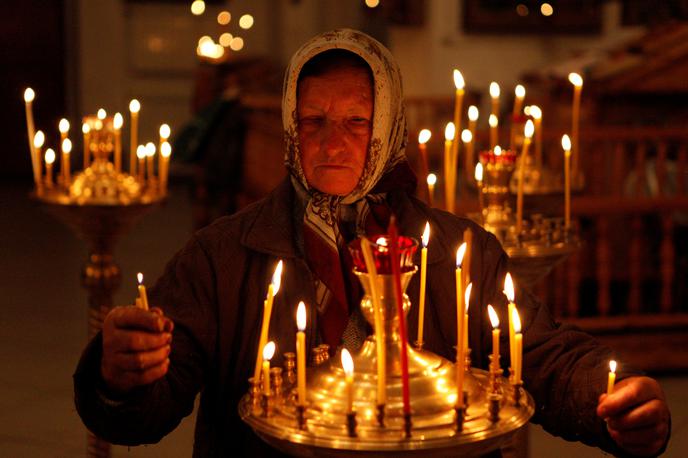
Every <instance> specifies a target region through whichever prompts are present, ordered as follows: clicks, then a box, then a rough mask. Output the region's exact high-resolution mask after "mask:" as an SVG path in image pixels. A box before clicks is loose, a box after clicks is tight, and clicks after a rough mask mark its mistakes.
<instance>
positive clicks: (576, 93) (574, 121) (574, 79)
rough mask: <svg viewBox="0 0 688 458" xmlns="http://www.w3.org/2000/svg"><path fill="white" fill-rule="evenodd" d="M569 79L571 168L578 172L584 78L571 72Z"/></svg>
mask: <svg viewBox="0 0 688 458" xmlns="http://www.w3.org/2000/svg"><path fill="white" fill-rule="evenodd" d="M569 81H570V82H571V84H573V108H572V111H573V113H572V114H571V146H572V147H571V151H572V152H573V160H572V162H573V163H572V164H571V169H572V170H573V173H577V172H578V157H579V155H580V150H579V149H578V126H579V119H580V103H581V91H582V90H583V78H582V77H581V76H580V75H579V74H578V73H569Z"/></svg>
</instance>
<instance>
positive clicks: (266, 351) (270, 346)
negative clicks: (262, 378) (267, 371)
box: [263, 340, 275, 361]
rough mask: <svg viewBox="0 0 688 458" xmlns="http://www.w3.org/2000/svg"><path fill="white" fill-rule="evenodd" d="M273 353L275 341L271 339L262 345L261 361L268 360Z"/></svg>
mask: <svg viewBox="0 0 688 458" xmlns="http://www.w3.org/2000/svg"><path fill="white" fill-rule="evenodd" d="M274 354H275V342H273V341H272V340H271V341H270V342H268V343H266V344H265V346H264V347H263V361H270V360H271V359H272V357H273V356H274Z"/></svg>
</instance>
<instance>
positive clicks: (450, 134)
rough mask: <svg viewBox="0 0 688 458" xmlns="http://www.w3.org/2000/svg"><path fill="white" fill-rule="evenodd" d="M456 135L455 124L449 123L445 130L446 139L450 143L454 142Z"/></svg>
mask: <svg viewBox="0 0 688 458" xmlns="http://www.w3.org/2000/svg"><path fill="white" fill-rule="evenodd" d="M454 135H456V126H454V123H453V122H448V123H447V127H445V128H444V139H445V140H446V141H448V142H450V141H452V140H454Z"/></svg>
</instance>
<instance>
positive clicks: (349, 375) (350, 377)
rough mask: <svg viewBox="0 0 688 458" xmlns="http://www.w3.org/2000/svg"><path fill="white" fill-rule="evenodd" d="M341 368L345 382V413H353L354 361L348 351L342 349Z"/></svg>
mask: <svg viewBox="0 0 688 458" xmlns="http://www.w3.org/2000/svg"><path fill="white" fill-rule="evenodd" d="M342 368H344V376H345V379H344V380H345V381H346V413H352V412H353V411H354V360H353V359H352V358H351V354H350V353H349V350H347V349H346V348H342Z"/></svg>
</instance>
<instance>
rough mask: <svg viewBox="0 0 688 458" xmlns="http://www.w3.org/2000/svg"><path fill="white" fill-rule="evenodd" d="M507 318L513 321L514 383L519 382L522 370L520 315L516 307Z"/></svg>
mask: <svg viewBox="0 0 688 458" xmlns="http://www.w3.org/2000/svg"><path fill="white" fill-rule="evenodd" d="M511 315H512V316H510V317H509V319H510V320H511V321H513V322H514V358H515V361H516V362H515V364H514V363H512V366H514V383H521V376H522V372H523V334H521V317H520V316H519V315H518V310H517V309H516V307H514V308H513V310H512V311H511Z"/></svg>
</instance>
